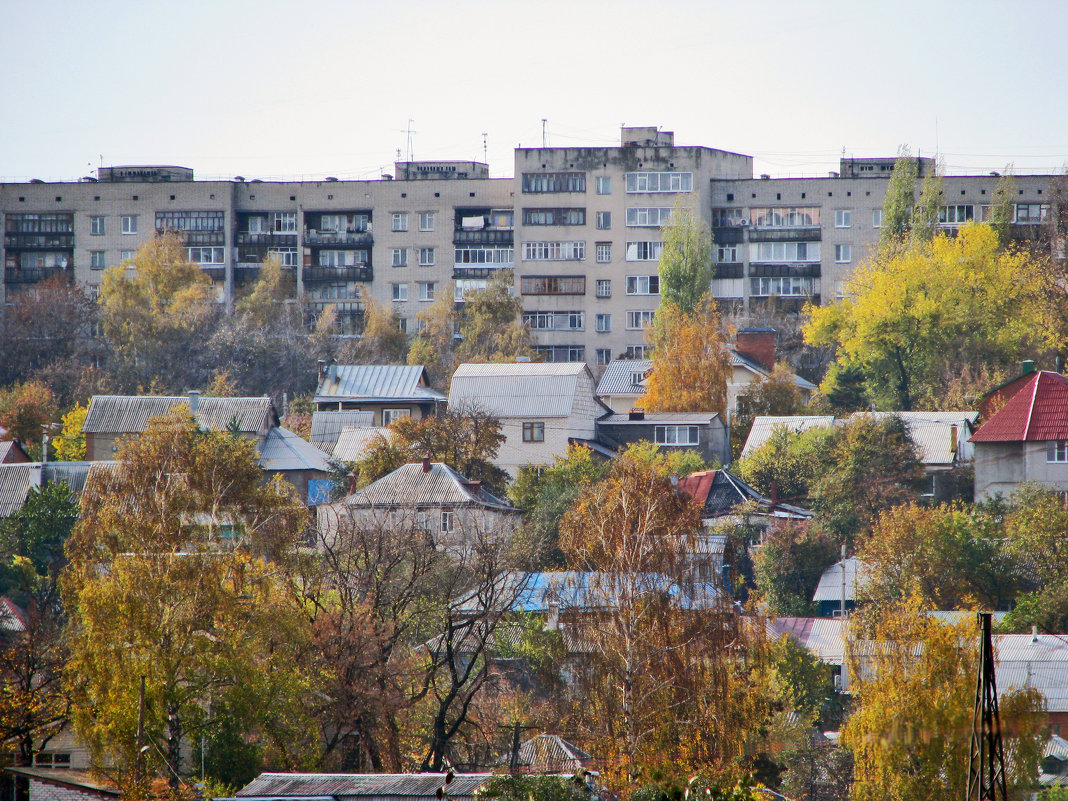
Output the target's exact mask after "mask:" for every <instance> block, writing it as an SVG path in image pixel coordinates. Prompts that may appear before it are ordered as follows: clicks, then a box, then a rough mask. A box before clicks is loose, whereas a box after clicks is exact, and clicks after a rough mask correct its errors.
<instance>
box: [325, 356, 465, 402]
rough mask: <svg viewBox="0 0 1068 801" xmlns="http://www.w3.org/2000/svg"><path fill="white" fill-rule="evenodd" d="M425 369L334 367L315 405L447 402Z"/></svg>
mask: <svg viewBox="0 0 1068 801" xmlns="http://www.w3.org/2000/svg"><path fill="white" fill-rule="evenodd" d="M427 384H428V382H427V378H426V368H425V367H423V366H422V365H409V364H332V365H330V366H329V367H327V368H326V371H325V374H324V375H323V376H322V377H321V378H320V380H319V387H318V388H317V389H316V390H315V402H316V403H321V402H329V401H342V400H363V401H376V400H382V401H402V400H404V401H411V402H418V401H422V402H430V403H432V402H434V401H444V400H445V396H444V395H442V394H441V393H440V392H438V391H437V390H435V389H431V388H430V387H429V386H428V385H427Z"/></svg>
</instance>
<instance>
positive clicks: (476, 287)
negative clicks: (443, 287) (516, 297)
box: [452, 278, 512, 303]
mask: <svg viewBox="0 0 1068 801" xmlns="http://www.w3.org/2000/svg"><path fill="white" fill-rule="evenodd" d="M488 284H489V282H488V281H487V280H486V279H485V278H457V279H456V280H455V281H453V282H452V299H453V300H455V301H456V302H457V303H463V302H464V298H465V297H466V296H467V295H470V294H471V293H473V292H481V291H482V290H483V289H485V288H486V287H487V285H488ZM511 293H512V287H508V294H509V295H510V294H511Z"/></svg>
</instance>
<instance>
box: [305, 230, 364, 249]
mask: <svg viewBox="0 0 1068 801" xmlns="http://www.w3.org/2000/svg"><path fill="white" fill-rule="evenodd" d="M374 243H375V238H374V236H372V234H371V232H370V231H318V230H316V229H314V228H312V229H309V230H307V231H305V232H304V244H305V245H309V246H311V247H349V248H369V247H371V246H372V245H373V244H374Z"/></svg>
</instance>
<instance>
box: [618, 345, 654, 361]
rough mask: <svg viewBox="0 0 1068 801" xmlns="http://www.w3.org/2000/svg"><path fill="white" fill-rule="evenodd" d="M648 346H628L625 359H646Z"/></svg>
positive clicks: (624, 353)
mask: <svg viewBox="0 0 1068 801" xmlns="http://www.w3.org/2000/svg"><path fill="white" fill-rule="evenodd" d="M648 347H649V346H648V345H627V349H626V350H625V351H624V352H623V358H624V359H644V358H645V353H646V348H648Z"/></svg>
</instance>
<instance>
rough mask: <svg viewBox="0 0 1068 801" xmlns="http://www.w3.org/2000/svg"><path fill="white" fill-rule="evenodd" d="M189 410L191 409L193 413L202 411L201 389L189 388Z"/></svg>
mask: <svg viewBox="0 0 1068 801" xmlns="http://www.w3.org/2000/svg"><path fill="white" fill-rule="evenodd" d="M189 411H191V412H192V413H193V414H196V413H197V412H198V411H200V390H199V389H191V390H189Z"/></svg>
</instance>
